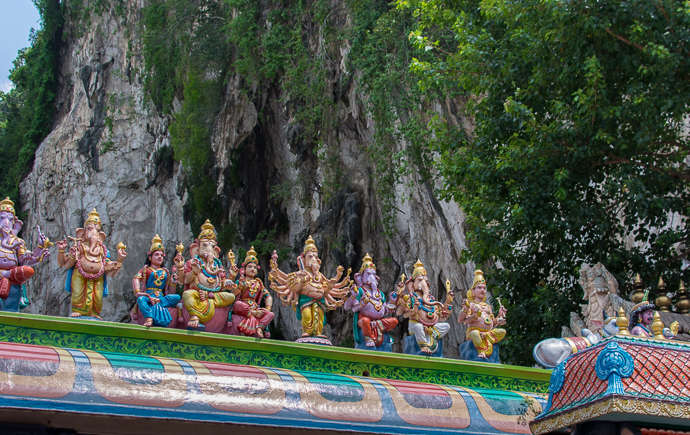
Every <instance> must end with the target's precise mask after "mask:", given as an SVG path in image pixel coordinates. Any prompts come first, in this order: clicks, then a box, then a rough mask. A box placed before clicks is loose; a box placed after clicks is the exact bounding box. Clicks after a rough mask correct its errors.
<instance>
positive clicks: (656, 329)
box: [627, 290, 679, 340]
mask: <svg viewBox="0 0 690 435" xmlns="http://www.w3.org/2000/svg"><path fill="white" fill-rule="evenodd" d="M648 296H649V290H646V291H645V292H644V297H643V298H642V301H641V302H639V303H637V304H635V305H634V306H633V307H632V309H631V310H630V323H629V325H628V327H627V328H628V330H629V331H630V334H632V335H636V336H638V337H646V338H664V339H667V340H673V339H674V338H676V335H678V327H679V324H678V322H673V323H671V325H669V327H668V328H665V327H664V324H663V323H662V322H661V317H660V316H659V313H658V312H655V310H656V305H654V303H652V302H651V301H648V300H647V297H648Z"/></svg>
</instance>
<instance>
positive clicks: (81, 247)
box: [57, 208, 127, 319]
mask: <svg viewBox="0 0 690 435" xmlns="http://www.w3.org/2000/svg"><path fill="white" fill-rule="evenodd" d="M101 226H102V222H101V216H100V215H99V214H98V212H97V211H96V209H95V208H94V209H93V210H92V211H91V212H90V213H89V215H88V216H87V218H86V221H85V222H84V228H77V230H76V235H77V238H74V237H69V236H68V237H69V239H70V240H72V242H73V243H72V246H70V248H69V250H67V240H60V241H59V242H57V248H58V257H57V262H58V266H60V267H62V268H65V269H67V270H68V271H67V281H66V283H65V291H67V292H68V293H72V308H71V313H70V316H71V317H81V316H87V317H95V318H97V319H101V309H102V308H103V298H104V297H106V296H108V280H107V277H112V276H114V275H115V274H116V273H117V272H119V271H120V269H121V268H122V262H123V261H124V259H125V258H126V257H127V252H126V251H125V249H126V248H127V247H126V246H125V245H124V244H123V243H122V242H120V243H118V245H117V260H113V259H112V258H111V256H110V252H109V251H108V248H106V247H105V244H104V242H105V233H104V232H103V231H101Z"/></svg>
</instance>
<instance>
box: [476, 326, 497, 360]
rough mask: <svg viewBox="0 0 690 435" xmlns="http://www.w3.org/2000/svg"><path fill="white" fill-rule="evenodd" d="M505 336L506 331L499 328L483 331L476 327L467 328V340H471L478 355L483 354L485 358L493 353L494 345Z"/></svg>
mask: <svg viewBox="0 0 690 435" xmlns="http://www.w3.org/2000/svg"><path fill="white" fill-rule="evenodd" d="M482 333H483V334H482ZM505 336H506V330H505V329H501V328H494V329H484V328H478V327H476V326H470V327H469V328H467V339H468V340H472V343H474V347H475V348H476V349H477V353H478V354H482V353H483V354H484V355H485V356H486V357H487V358H488V357H490V356H491V354H492V353H493V352H494V344H496V343H498V342H499V341H501V340H503V338H504V337H505Z"/></svg>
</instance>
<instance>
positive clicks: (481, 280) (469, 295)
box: [467, 269, 486, 302]
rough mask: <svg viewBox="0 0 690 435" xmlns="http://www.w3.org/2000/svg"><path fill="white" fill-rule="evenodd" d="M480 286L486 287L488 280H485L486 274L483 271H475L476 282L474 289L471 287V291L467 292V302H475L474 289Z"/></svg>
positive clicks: (474, 281) (474, 282)
mask: <svg viewBox="0 0 690 435" xmlns="http://www.w3.org/2000/svg"><path fill="white" fill-rule="evenodd" d="M479 284H484V285H486V280H485V279H484V272H482V271H481V270H479V269H477V270H475V271H474V280H473V281H472V287H470V289H469V290H467V300H468V301H470V302H474V289H475V287H477V286H478V285H479ZM483 300H486V294H485V295H484V299H483Z"/></svg>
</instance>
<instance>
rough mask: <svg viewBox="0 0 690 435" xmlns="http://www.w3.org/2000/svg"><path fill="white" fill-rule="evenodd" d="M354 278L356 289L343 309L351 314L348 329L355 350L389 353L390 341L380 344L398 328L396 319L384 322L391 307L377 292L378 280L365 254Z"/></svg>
mask: <svg viewBox="0 0 690 435" xmlns="http://www.w3.org/2000/svg"><path fill="white" fill-rule="evenodd" d="M354 278H355V284H356V285H353V286H352V287H351V288H350V294H349V298H348V299H347V300H346V301H345V305H344V308H345V309H346V310H352V311H353V312H354V313H355V319H354V324H353V325H352V326H353V333H354V337H355V347H356V348H358V349H361V348H376V349H377V350H383V351H386V352H390V351H391V350H392V349H389V347H390V338H389V339H388V342H387V343H384V334H385V333H386V332H388V331H390V330H391V329H393V328H395V327H396V326H397V325H398V319H396V318H395V317H388V318H384V316H385V315H386V314H389V313H394V312H395V305H393V304H389V303H386V295H384V294H383V292H381V290H379V281H380V278H379V276H378V275H377V274H376V265H375V264H374V260H373V259H372V258H371V257H370V256H369V254H366V255H365V256H364V258H363V259H362V268H361V269H360V270H359V273H355V276H354ZM360 330H361V333H360ZM362 344H363V345H364V346H361V345H362Z"/></svg>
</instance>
